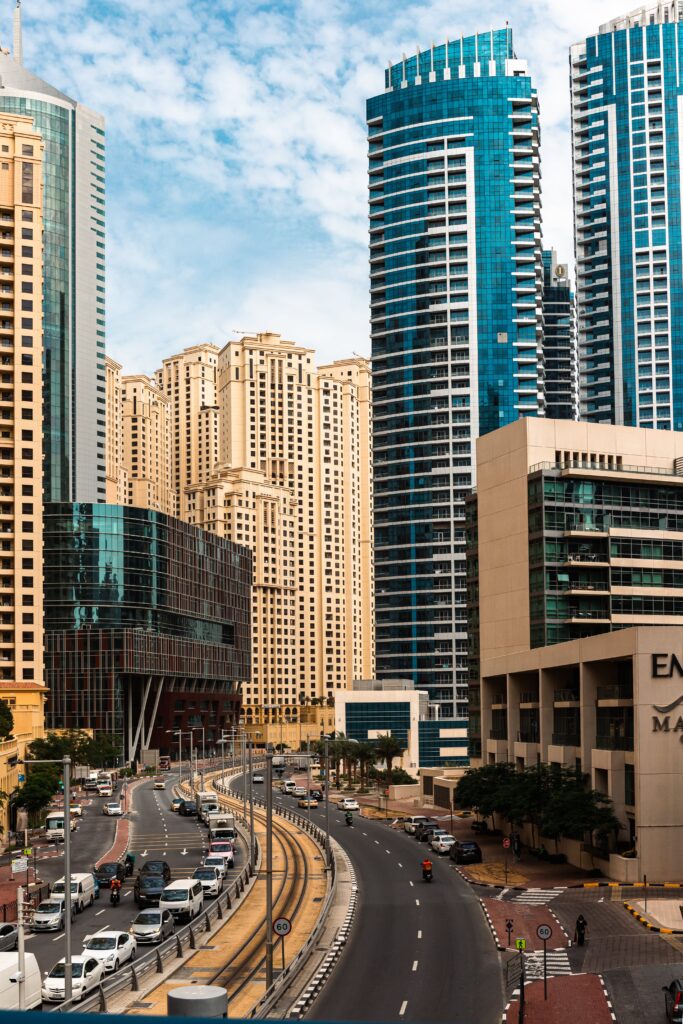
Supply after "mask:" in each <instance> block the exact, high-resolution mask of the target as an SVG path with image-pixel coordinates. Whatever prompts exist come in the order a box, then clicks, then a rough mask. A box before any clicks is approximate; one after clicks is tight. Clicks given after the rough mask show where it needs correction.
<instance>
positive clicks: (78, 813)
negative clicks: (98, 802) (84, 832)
mask: <svg viewBox="0 0 683 1024" xmlns="http://www.w3.org/2000/svg"><path fill="white" fill-rule="evenodd" d="M69 810H70V812H71V813H72V814H73V816H74V817H75V818H82V817H83V808H82V807H81V805H80V804H69Z"/></svg>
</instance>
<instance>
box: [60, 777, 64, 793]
mask: <svg viewBox="0 0 683 1024" xmlns="http://www.w3.org/2000/svg"><path fill="white" fill-rule="evenodd" d="M59 788H60V789H61V791H62V792H64V780H63V779H60V780H59Z"/></svg>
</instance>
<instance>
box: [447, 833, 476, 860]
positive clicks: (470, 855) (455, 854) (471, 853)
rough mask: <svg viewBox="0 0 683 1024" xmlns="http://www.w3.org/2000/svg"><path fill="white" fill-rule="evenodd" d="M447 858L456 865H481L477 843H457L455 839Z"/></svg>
mask: <svg viewBox="0 0 683 1024" xmlns="http://www.w3.org/2000/svg"><path fill="white" fill-rule="evenodd" d="M448 856H449V857H450V858H451V860H454V861H455V863H456V864H481V861H482V857H481V848H480V846H479V843H473V842H471V841H470V840H465V841H459V840H457V839H456V841H455V842H454V843H453V845H452V846H451V850H450V853H449V854H448Z"/></svg>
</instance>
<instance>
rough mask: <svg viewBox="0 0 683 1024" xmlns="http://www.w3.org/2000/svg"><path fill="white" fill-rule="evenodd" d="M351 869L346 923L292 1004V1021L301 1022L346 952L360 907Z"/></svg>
mask: <svg viewBox="0 0 683 1024" xmlns="http://www.w3.org/2000/svg"><path fill="white" fill-rule="evenodd" d="M349 867H350V870H351V898H350V900H349V906H348V909H347V911H346V916H345V918H344V922H343V924H342V926H341V928H340V929H339V931H338V932H337V934H336V936H335V939H334V942H333V943H332V947H331V949H330V952H329V953H328V954H327V956H326V957H325V958H324V960H323V961H322V963H321V964H320V966H319V967H318V970H317V971H316V972H315V974H314V975H313V977H312V978H311V980H310V981H309V983H308V985H307V986H306V988H305V989H304V990H303V992H302V993H301V995H300V996H299V998H298V999H297V1001H296V1002H295V1003H293V1004H292V1006H291V1008H290V1010H289V1012H288V1014H287V1017H288V1018H289V1019H291V1020H301V1018H302V1017H303V1016H304V1014H305V1013H306V1010H307V1009H308V1007H309V1006H310V1005H311V1003H312V1002H313V1000H314V999H315V998H316V997H317V996H318V995H319V994H320V991H321V989H322V988H323V986H324V985H325V983H326V982H327V980H328V978H329V976H330V974H331V973H332V971H333V970H334V968H335V966H336V964H337V961H338V960H339V958H340V956H341V954H342V952H343V950H344V946H345V945H346V943H347V941H348V938H349V933H350V931H351V928H352V927H353V923H354V920H355V916H356V908H357V906H358V883H357V879H356V872H355V871H354V870H353V867H352V866H351V864H350V863H349Z"/></svg>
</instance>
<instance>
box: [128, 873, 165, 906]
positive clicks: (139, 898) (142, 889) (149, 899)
mask: <svg viewBox="0 0 683 1024" xmlns="http://www.w3.org/2000/svg"><path fill="white" fill-rule="evenodd" d="M165 888H166V882H165V881H164V876H163V875H138V877H137V878H136V879H135V885H134V886H133V899H134V900H135V902H136V903H137V905H138V906H139V907H158V906H159V900H160V898H161V894H162V892H163V891H164V889H165Z"/></svg>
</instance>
